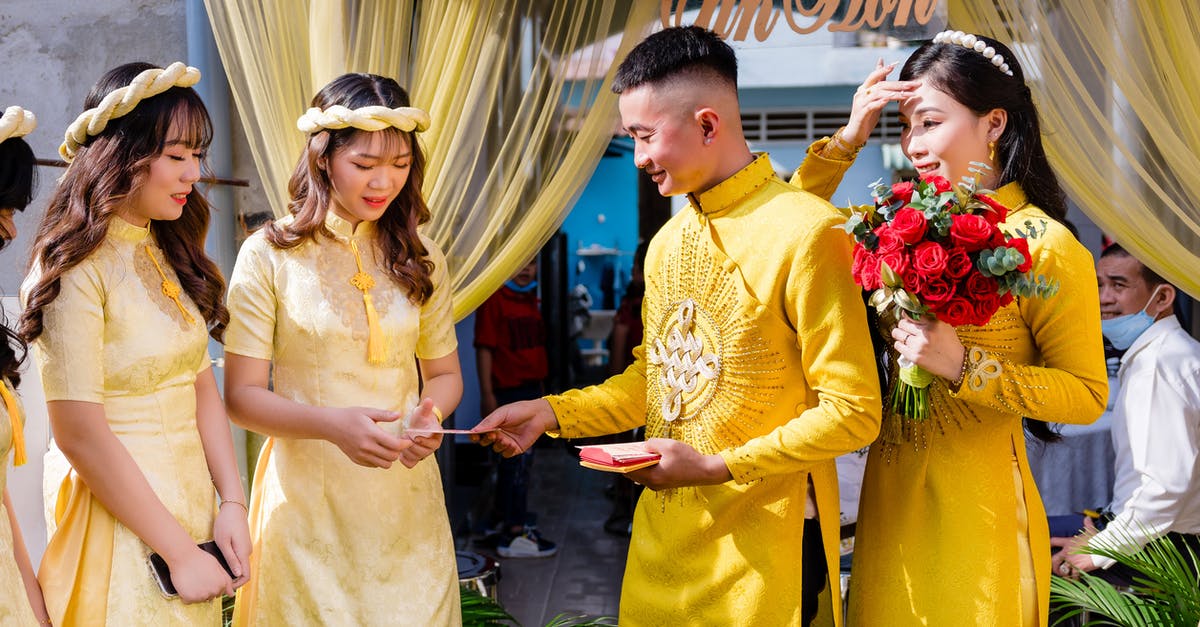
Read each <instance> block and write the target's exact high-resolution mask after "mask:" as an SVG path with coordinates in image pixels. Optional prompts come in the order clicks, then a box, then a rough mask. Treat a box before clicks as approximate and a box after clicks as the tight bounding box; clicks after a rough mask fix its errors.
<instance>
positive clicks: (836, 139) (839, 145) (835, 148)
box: [821, 126, 866, 161]
mask: <svg viewBox="0 0 1200 627" xmlns="http://www.w3.org/2000/svg"><path fill="white" fill-rule="evenodd" d="M844 130H846V127H844V126H843V127H841V128H839V129H838V130H837V131H836V132H835V133H834V134H833V137H830V138H829V142H828V143H827V144H825V149H824V150H822V151H821V156H823V157H826V158H828V159H834V160H837V161H853V160H854V159H855V158H856V157H858V151H860V150H862V149H863V146H866V144H862V145H860V146H854V145H851V144H850V142H848V141H846V140H845V138H843V137H842V131H844Z"/></svg>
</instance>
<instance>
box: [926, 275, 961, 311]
mask: <svg viewBox="0 0 1200 627" xmlns="http://www.w3.org/2000/svg"><path fill="white" fill-rule="evenodd" d="M920 296H921V302H922V303H925V305H926V306H928V307H930V308H932V309H937V308H939V307H941V306H942V305H945V304H946V303H947V302H948V301H949V300H950V298H951V297H953V296H954V284H953V283H951V282H949V281H947V280H946V279H944V278H942V277H940V276H938V277H933V278H929V279H925V281H924V283H923V284H922V285H921V294H920Z"/></svg>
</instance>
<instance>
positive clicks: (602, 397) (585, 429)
mask: <svg viewBox="0 0 1200 627" xmlns="http://www.w3.org/2000/svg"><path fill="white" fill-rule="evenodd" d="M546 400H547V401H549V402H550V407H551V408H552V409H554V415H555V417H557V418H558V425H559V432H558V435H561V436H562V437H564V438H580V437H588V436H595V435H606V434H609V433H620V432H622V431H628V430H630V429H634V428H636V427H640V426H642V425H645V424H646V349H645V346H644V345H642V346H638V347H637V348H635V349H633V364H632V365H630V366H629V367H628V368H626V369H625V372H622V373H621V374H618V375H614V376H612V377H610V378H609V379H608V380H607V381H605V382H604V383H601V384H599V385H592V386H588V387H586V388H583V389H582V390H569V391H567V392H564V393H562V394H558V395H554V396H547V397H546Z"/></svg>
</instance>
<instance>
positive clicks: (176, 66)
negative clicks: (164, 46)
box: [58, 61, 200, 163]
mask: <svg viewBox="0 0 1200 627" xmlns="http://www.w3.org/2000/svg"><path fill="white" fill-rule="evenodd" d="M198 82H200V70H197V69H196V68H194V67H190V66H187V65H184V64H183V63H181V62H179V61H176V62H174V63H172V64H171V65H168V66H167V67H166V68H150V69H148V70H145V71H144V72H142V73H140V74H138V75H137V76H135V77H133V81H132V82H131V83H129V84H128V85H126V86H125V87H119V88H117V89H114V90H112V91H110V92H109V93H108V95H106V96H105V97H104V99H103V100H101V101H100V104H98V105H96V106H94V107H92V108H91V109H88V110H87V111H84V112H83V113H80V114H79V117H77V118H75V121H74V122H72V123H71V126H69V127H67V132H66V135H65V137H64V138H63V143H62V145H61V146H59V147H58V154H60V155H62V158H63V160H64V161H66V162H67V163H70V162H71V161H74V160H75V153H76V152H78V151H79V148H80V147H81V146H83V143H84V142H86V141H87V140H88V137H95V136H96V135H99V134H100V133H103V132H104V129H105V127H107V126H108V122H109V121H110V120H114V119H116V118H119V117H121V116H123V115H125V114H127V113H129V112H130V111H133V108H134V107H136V106H137V105H138V103H139V102H141V101H142V100H145V99H146V98H150V97H151V96H157V95H159V94H161V93H163V92H164V91H167V90H168V89H170V88H172V87H191V86H192V85H195V84H196V83H198Z"/></svg>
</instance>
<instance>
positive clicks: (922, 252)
mask: <svg viewBox="0 0 1200 627" xmlns="http://www.w3.org/2000/svg"><path fill="white" fill-rule="evenodd" d="M949 259H950V255H949V254H948V253H947V252H946V249H945V248H943V247H942V245H941V244H939V243H937V242H921V243H920V244H917V246H916V247H915V248H913V252H912V265H913V268H915V269H916V271H917V272H918V273H920V274H921V278H922V279H926V280H928V279H930V278H932V277H937V276H942V275H943V274H945V273H946V262H947V261H948V260H949ZM968 261H970V260H969V259H968Z"/></svg>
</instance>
